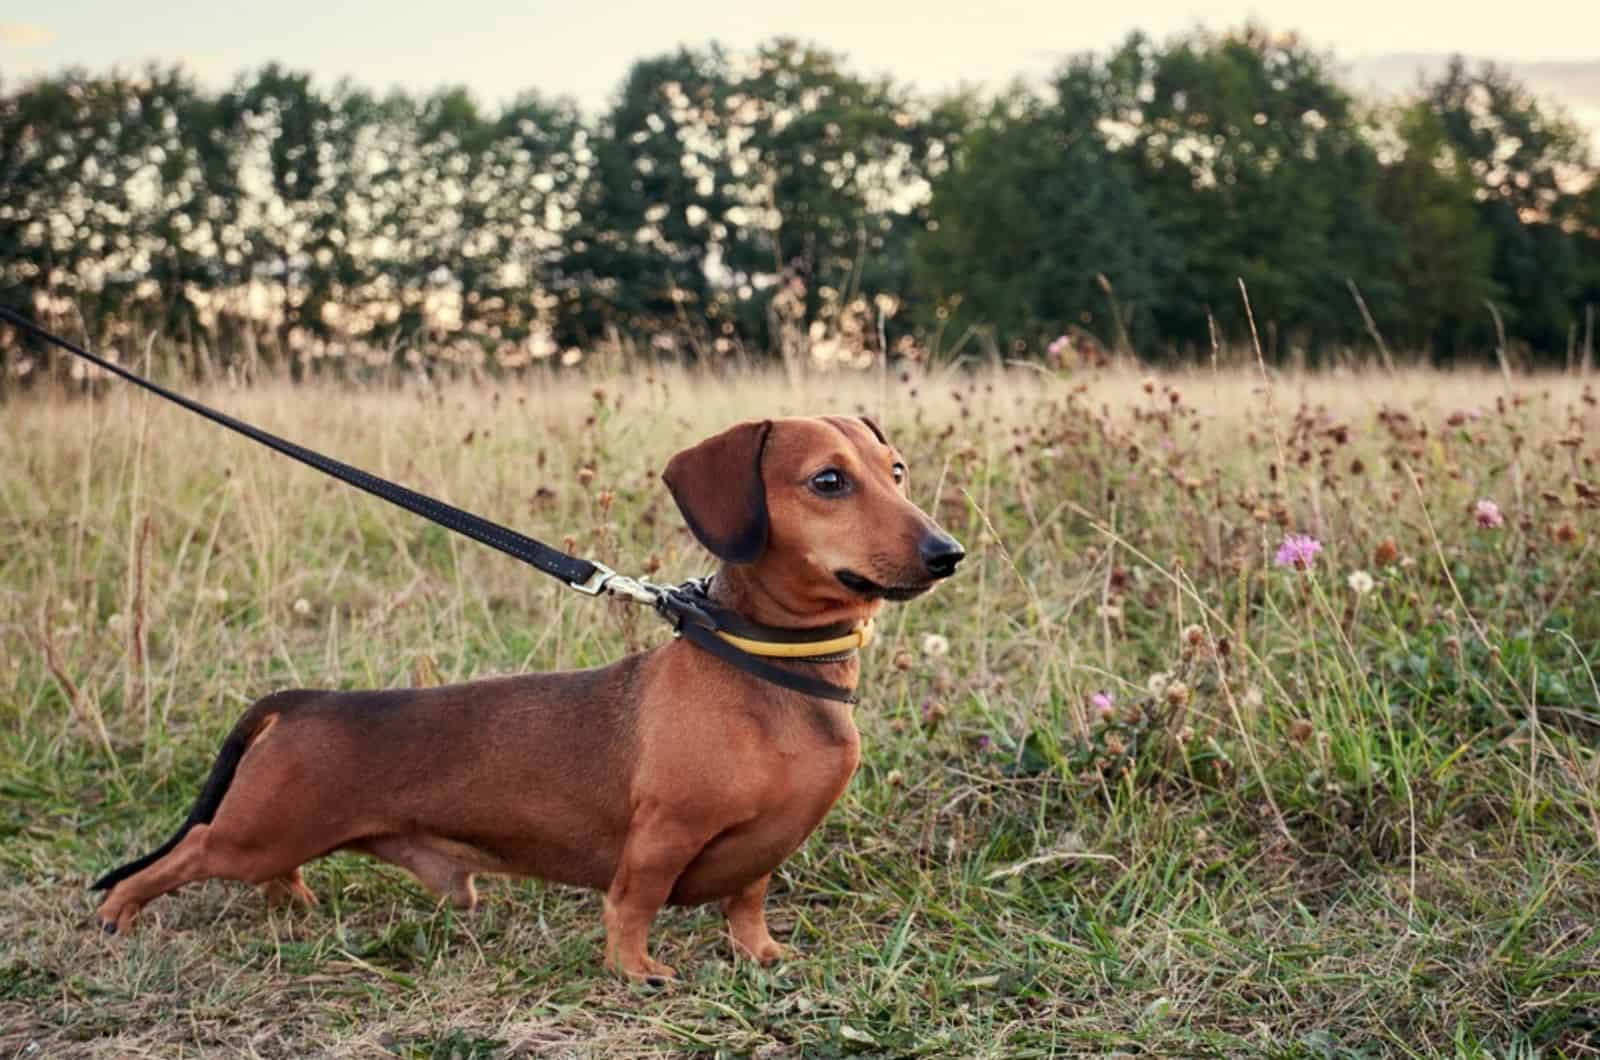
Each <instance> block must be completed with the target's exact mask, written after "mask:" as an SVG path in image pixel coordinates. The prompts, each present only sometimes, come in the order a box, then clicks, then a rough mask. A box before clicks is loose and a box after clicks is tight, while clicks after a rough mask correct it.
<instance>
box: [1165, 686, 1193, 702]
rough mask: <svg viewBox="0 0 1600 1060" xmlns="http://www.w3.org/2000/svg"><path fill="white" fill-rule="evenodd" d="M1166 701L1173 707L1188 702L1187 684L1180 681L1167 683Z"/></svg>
mask: <svg viewBox="0 0 1600 1060" xmlns="http://www.w3.org/2000/svg"><path fill="white" fill-rule="evenodd" d="M1166 694H1167V702H1168V703H1171V704H1172V705H1173V706H1175V707H1181V706H1183V705H1184V704H1185V703H1187V702H1189V686H1188V685H1186V684H1184V683H1183V682H1182V681H1173V682H1172V683H1171V684H1169V685H1167V693H1166Z"/></svg>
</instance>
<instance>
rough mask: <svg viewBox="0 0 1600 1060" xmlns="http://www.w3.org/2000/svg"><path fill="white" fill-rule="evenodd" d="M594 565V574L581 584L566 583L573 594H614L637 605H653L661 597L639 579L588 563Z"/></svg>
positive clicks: (592, 561)
mask: <svg viewBox="0 0 1600 1060" xmlns="http://www.w3.org/2000/svg"><path fill="white" fill-rule="evenodd" d="M589 562H590V563H591V564H593V565H594V573H593V574H591V575H589V577H588V578H586V579H584V580H583V581H581V582H568V583H567V585H568V586H570V587H571V588H572V590H573V591H574V592H579V593H582V594H583V595H584V596H599V595H600V594H601V593H614V594H616V595H617V596H625V597H627V598H628V599H629V600H632V601H633V602H634V603H637V604H654V603H655V602H656V601H657V600H658V599H660V597H661V590H660V589H658V588H656V587H655V586H654V585H651V584H650V583H649V582H647V581H644V580H642V579H639V578H630V577H628V576H627V575H626V574H618V573H617V572H616V571H614V570H612V569H611V568H610V567H608V566H606V565H605V564H604V563H599V562H597V561H595V560H590V561H589Z"/></svg>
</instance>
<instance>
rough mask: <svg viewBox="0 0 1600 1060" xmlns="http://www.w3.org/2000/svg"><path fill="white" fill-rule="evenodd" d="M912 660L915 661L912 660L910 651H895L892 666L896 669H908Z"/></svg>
mask: <svg viewBox="0 0 1600 1060" xmlns="http://www.w3.org/2000/svg"><path fill="white" fill-rule="evenodd" d="M914 662H915V660H913V659H912V658H911V653H910V652H908V651H901V652H896V653H895V656H894V668H895V669H896V670H909V669H911V667H912V664H913V663H914Z"/></svg>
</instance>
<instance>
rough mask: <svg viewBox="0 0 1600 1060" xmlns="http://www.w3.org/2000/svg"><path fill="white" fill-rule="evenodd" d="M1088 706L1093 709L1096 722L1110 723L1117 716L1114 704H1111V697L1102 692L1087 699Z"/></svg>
mask: <svg viewBox="0 0 1600 1060" xmlns="http://www.w3.org/2000/svg"><path fill="white" fill-rule="evenodd" d="M1089 706H1090V707H1092V708H1094V720H1095V721H1096V722H1106V721H1110V720H1111V719H1112V718H1114V717H1116V715H1117V708H1116V704H1114V703H1112V702H1111V697H1110V696H1108V695H1106V694H1105V693H1104V692H1096V693H1095V694H1094V695H1092V696H1090V697H1089Z"/></svg>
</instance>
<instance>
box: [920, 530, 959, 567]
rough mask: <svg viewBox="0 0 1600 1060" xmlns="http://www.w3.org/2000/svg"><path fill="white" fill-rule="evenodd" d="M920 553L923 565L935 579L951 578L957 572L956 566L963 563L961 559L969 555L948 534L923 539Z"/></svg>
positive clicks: (931, 535) (932, 535)
mask: <svg viewBox="0 0 1600 1060" xmlns="http://www.w3.org/2000/svg"><path fill="white" fill-rule="evenodd" d="M919 551H920V552H921V553H922V565H923V566H924V567H927V568H928V573H929V574H931V575H933V576H934V577H935V578H948V577H950V575H952V574H954V573H955V572H956V564H957V563H960V562H961V557H963V556H965V555H966V554H967V550H966V549H964V548H962V547H961V542H959V541H957V540H956V539H955V538H953V537H951V536H949V535H948V534H929V535H928V536H927V537H925V538H923V539H922V544H921V545H920V546H919Z"/></svg>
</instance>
